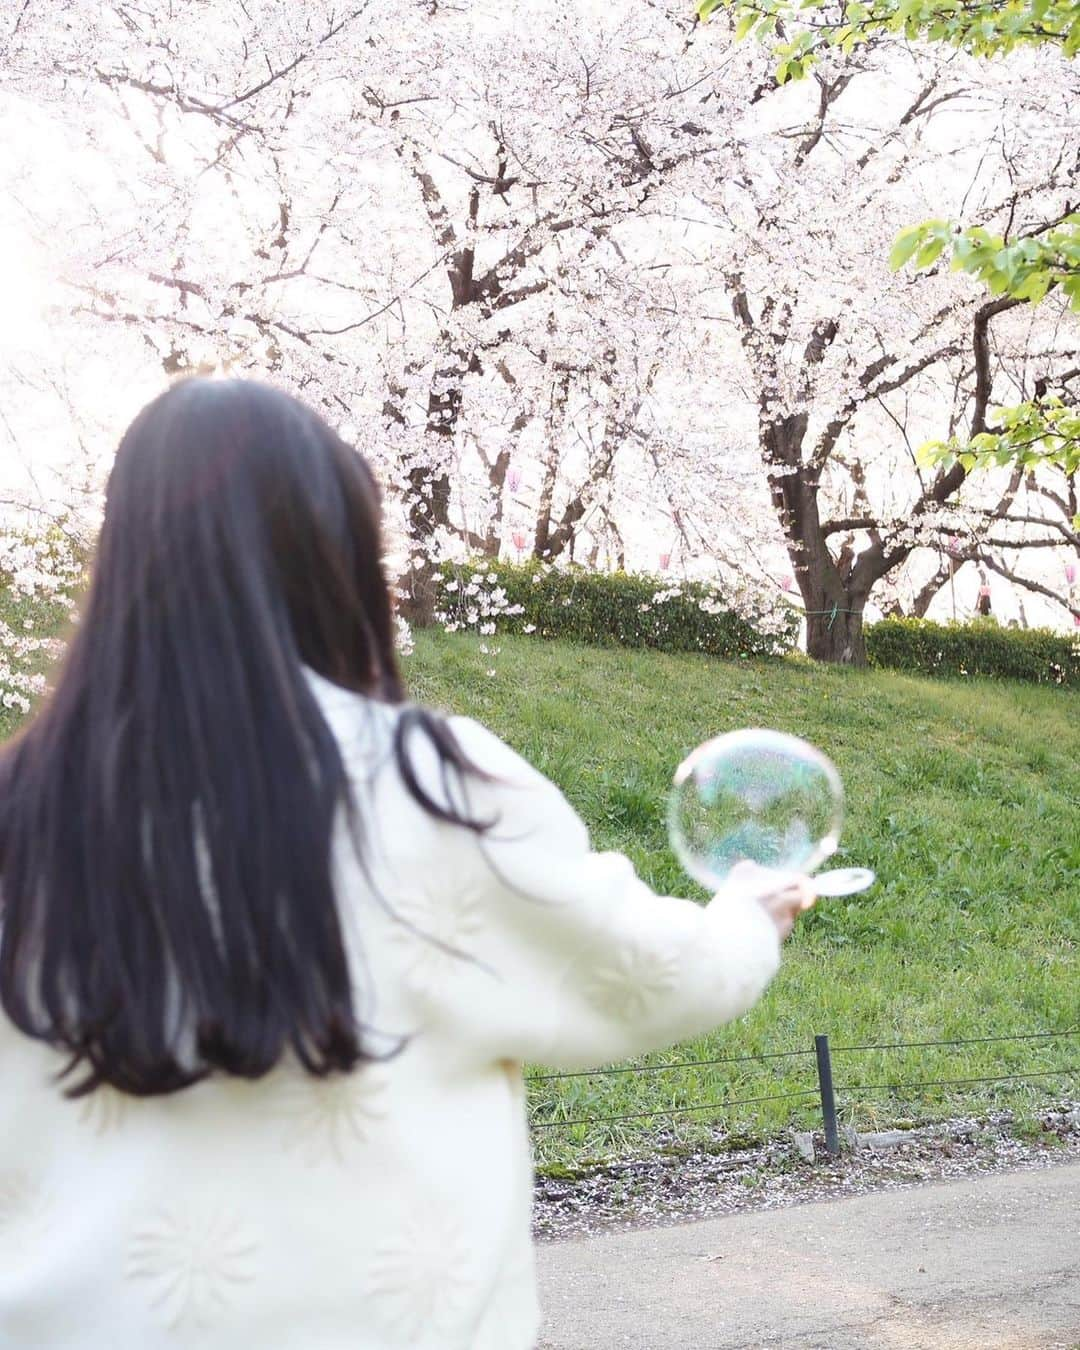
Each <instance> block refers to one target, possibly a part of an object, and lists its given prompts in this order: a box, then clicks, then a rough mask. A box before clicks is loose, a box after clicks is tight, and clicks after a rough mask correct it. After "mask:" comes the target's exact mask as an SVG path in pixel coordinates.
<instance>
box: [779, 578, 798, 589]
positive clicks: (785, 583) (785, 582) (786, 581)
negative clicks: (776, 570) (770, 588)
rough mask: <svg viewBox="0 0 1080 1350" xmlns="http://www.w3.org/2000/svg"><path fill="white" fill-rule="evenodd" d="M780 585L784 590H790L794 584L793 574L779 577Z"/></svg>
mask: <svg viewBox="0 0 1080 1350" xmlns="http://www.w3.org/2000/svg"><path fill="white" fill-rule="evenodd" d="M780 585H781V586H782V587H783V588H784V590H785V591H790V590H791V589H792V588H793V587H794V585H795V578H794V577H793V576H786V577H781V578H780Z"/></svg>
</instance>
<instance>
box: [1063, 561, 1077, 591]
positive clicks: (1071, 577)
mask: <svg viewBox="0 0 1080 1350" xmlns="http://www.w3.org/2000/svg"><path fill="white" fill-rule="evenodd" d="M1065 580H1066V581H1067V582H1068V583H1069V585H1070V586H1071V585H1072V584H1073V582H1074V581H1075V580H1076V564H1075V563H1066V564H1065Z"/></svg>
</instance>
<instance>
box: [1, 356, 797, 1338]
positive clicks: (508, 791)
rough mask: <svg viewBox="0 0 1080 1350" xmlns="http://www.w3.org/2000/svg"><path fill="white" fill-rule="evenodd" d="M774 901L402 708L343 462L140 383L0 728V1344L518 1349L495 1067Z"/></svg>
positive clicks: (517, 1240)
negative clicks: (49, 647)
mask: <svg viewBox="0 0 1080 1350" xmlns="http://www.w3.org/2000/svg"><path fill="white" fill-rule="evenodd" d="M316 671H317V672H319V673H316ZM802 898H803V897H801V896H800V895H796V896H795V897H794V899H792V900H790V901H784V902H783V903H782V904H781V905H780V908H779V910H778V911H777V914H778V917H777V918H776V919H775V921H774V919H773V918H772V917H770V914H769V913H768V912H767V911H766V909H765V908H764V907H763V906H762V905H761V904H759V903H758V901H757V900H756V899H754V898H753V897H752V896H749V895H746V894H739V893H736V892H734V891H733V892H732V893H730V894H729V895H727V896H726V898H725V899H724V900H723V902H721V903H719V904H713V905H710V906H706V907H700V906H698V905H694V904H692V903H690V902H689V901H685V900H674V899H670V898H663V897H658V896H656V895H654V894H653V893H652V892H651V891H650V890H649V888H648V887H647V886H645V885H644V884H643V883H642V882H641V881H639V880H638V878H637V877H636V875H635V874H634V870H633V868H632V866H631V865H630V863H629V862H628V861H627V859H626V858H624V857H621V856H619V855H613V854H599V853H594V852H592V851H591V850H590V846H589V839H588V833H587V831H586V829H585V827H584V825H583V824H582V822H581V821H580V820H579V819H578V817H577V816H576V815H575V813H574V812H573V811H572V810H571V808H570V807H569V806H568V805H567V803H566V801H565V800H564V799H563V797H562V795H561V794H560V793H559V791H558V790H557V789H556V788H555V787H554V786H553V785H552V784H550V783H549V782H547V780H546V779H544V778H543V777H542V776H541V775H539V774H538V773H536V771H535V770H533V769H531V768H530V767H529V766H528V765H527V764H525V763H524V762H523V761H522V760H521V759H519V758H518V757H517V756H516V755H515V754H514V753H513V752H512V751H510V750H509V749H508V748H507V747H506V746H504V745H503V744H502V743H501V742H499V741H498V740H497V739H496V738H495V737H493V736H492V735H491V734H490V733H488V732H486V731H484V730H483V728H481V727H479V726H477V725H476V724H475V723H472V722H468V721H461V720H453V719H452V720H450V721H449V722H447V721H444V720H443V719H441V718H438V717H437V716H434V715H432V714H428V713H425V712H424V711H423V710H420V709H416V708H412V707H409V706H408V705H407V703H406V699H405V691H404V687H403V684H402V681H401V678H400V674H399V672H398V670H397V667H396V662H395V657H394V650H393V615H392V609H391V603H390V595H389V591H388V587H387V583H386V578H385V576H384V573H383V569H382V563H381V545H380V536H379V509H378V492H377V488H376V486H375V483H374V479H373V477H372V475H371V473H370V470H369V469H368V468H367V466H366V465H365V464H364V463H363V461H362V460H361V459H360V458H359V457H358V456H357V455H356V454H355V452H354V451H353V450H351V449H350V448H349V447H347V446H346V445H344V443H343V442H341V440H340V439H339V438H338V437H337V436H336V435H335V434H334V433H333V432H332V430H331V429H330V428H329V427H328V426H327V425H326V424H325V423H324V422H323V421H322V420H321V419H320V418H318V417H316V416H315V415H314V414H313V413H312V412H311V411H310V410H309V409H305V408H303V406H302V405H300V404H298V403H296V401H295V400H292V399H290V398H289V397H288V396H287V395H285V394H283V393H281V392H280V391H276V390H268V389H263V388H260V387H259V386H253V385H249V384H247V383H245V382H243V381H239V382H221V383H218V382H199V381H195V382H192V383H189V384H185V385H181V386H178V387H176V388H174V389H172V390H170V391H168V392H167V393H166V394H164V395H162V396H161V397H160V398H158V399H157V400H155V401H154V402H153V403H152V404H150V405H149V406H148V407H147V408H146V409H144V410H143V412H142V413H140V415H139V417H138V418H136V420H135V422H134V423H133V424H132V427H131V428H130V429H129V431H128V433H127V434H126V435H125V437H124V440H123V441H122V442H121V446H120V450H119V452H118V455H117V461H116V464H115V465H114V468H113V472H112V475H111V477H110V486H109V501H108V506H107V510H106V516H105V523H104V526H103V529H102V533H101V539H100V544H99V550H98V557H97V562H96V566H95V569H94V576H93V582H92V585H91V587H90V590H89V593H88V597H87V600H86V602H85V605H84V610H83V621H82V623H81V624H80V626H79V628H78V629H77V631H76V634H75V636H74V639H73V641H72V643H71V646H70V649H69V653H68V656H67V659H66V661H65V664H64V667H63V669H62V671H61V673H60V675H59V678H58V681H57V686H56V690H55V693H54V694H53V695H52V697H51V698H50V699H49V701H48V702H47V703H46V705H45V706H44V708H43V709H42V710H41V711H40V712H39V714H38V716H37V717H36V718H35V719H34V720H33V721H32V722H31V723H30V724H29V726H28V727H27V728H26V730H25V731H24V733H23V734H22V735H21V736H20V737H19V738H17V739H16V740H15V741H14V742H12V743H9V744H8V745H7V746H5V747H4V750H3V753H2V755H0V1005H2V1007H3V1012H2V1013H0V1350H30V1348H31V1347H32V1350H86V1348H87V1347H93V1348H94V1350H96V1347H99V1346H101V1347H105V1346H108V1347H109V1348H110V1350H226V1348H227V1350H234V1347H236V1346H238V1345H246V1344H250V1345H253V1346H258V1347H259V1350H346V1347H347V1348H348V1350H401V1348H402V1347H410V1348H411V1350H531V1347H532V1346H533V1344H534V1341H535V1336H536V1331H537V1312H536V1297H535V1287H534V1285H535V1281H534V1278H533V1272H532V1257H531V1248H530V1242H529V1216H530V1198H531V1197H530V1193H531V1166H530V1158H529V1147H528V1137H527V1126H526V1116H525V1109H524V1107H525V1103H524V1085H523V1080H522V1075H521V1065H522V1063H523V1062H526V1061H530V1062H538V1063H547V1064H550V1065H552V1066H555V1067H559V1068H567V1069H570V1068H575V1067H584V1066H587V1065H594V1064H598V1063H602V1062H608V1061H611V1060H615V1059H619V1058H623V1057H625V1056H628V1055H631V1054H635V1053H640V1052H644V1051H647V1050H650V1049H655V1048H659V1047H661V1046H666V1045H670V1044H672V1043H674V1042H675V1041H678V1040H680V1039H682V1038H685V1037H689V1036H692V1035H697V1034H700V1033H702V1032H704V1031H706V1030H708V1029H710V1028H712V1027H714V1026H716V1025H717V1024H719V1023H721V1022H723V1021H726V1020H727V1019H729V1018H731V1017H733V1016H736V1015H738V1014H739V1013H740V1012H742V1011H743V1010H744V1009H745V1008H747V1007H749V1006H750V1004H751V1003H753V1001H754V1000H755V999H756V997H757V996H758V994H759V993H760V992H761V990H762V989H763V988H764V986H765V984H766V983H767V982H768V980H769V978H770V977H771V975H772V973H773V971H774V970H775V968H776V965H777V961H778V930H783V929H784V927H785V924H786V925H787V926H790V911H792V907H793V906H796V907H797V905H798V904H799V903H801V900H802Z"/></svg>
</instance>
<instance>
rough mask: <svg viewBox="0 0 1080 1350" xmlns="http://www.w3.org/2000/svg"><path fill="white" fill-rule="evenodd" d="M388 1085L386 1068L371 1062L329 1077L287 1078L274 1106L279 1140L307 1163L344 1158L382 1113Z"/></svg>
mask: <svg viewBox="0 0 1080 1350" xmlns="http://www.w3.org/2000/svg"><path fill="white" fill-rule="evenodd" d="M388 1087H389V1083H388V1082H387V1077H386V1071H385V1070H384V1069H381V1068H379V1067H377V1066H373V1065H368V1066H364V1067H361V1068H359V1069H356V1070H354V1071H353V1072H352V1073H350V1074H344V1075H337V1076H335V1077H333V1078H325V1079H320V1078H313V1077H311V1075H309V1074H305V1075H304V1076H303V1077H302V1078H301V1077H299V1076H297V1077H295V1078H289V1079H288V1080H287V1081H286V1082H285V1083H284V1084H283V1085H282V1088H281V1095H280V1098H279V1105H278V1112H277V1114H278V1115H279V1117H280V1119H281V1121H282V1123H283V1125H284V1136H283V1139H282V1142H283V1144H284V1145H285V1147H286V1148H287V1149H289V1150H292V1151H295V1152H297V1153H298V1154H299V1155H300V1156H301V1157H302V1158H303V1160H304V1162H306V1163H308V1164H309V1165H314V1164H316V1163H321V1162H326V1161H332V1162H336V1163H343V1162H345V1161H346V1159H347V1158H348V1156H349V1153H350V1151H351V1149H352V1148H353V1147H354V1146H355V1145H357V1144H363V1143H364V1142H365V1140H367V1139H368V1138H370V1136H371V1132H372V1130H373V1129H374V1128H375V1126H376V1125H377V1123H378V1122H379V1121H380V1120H381V1119H382V1118H383V1117H384V1116H385V1115H386V1112H387V1101H386V1092H387V1088H388Z"/></svg>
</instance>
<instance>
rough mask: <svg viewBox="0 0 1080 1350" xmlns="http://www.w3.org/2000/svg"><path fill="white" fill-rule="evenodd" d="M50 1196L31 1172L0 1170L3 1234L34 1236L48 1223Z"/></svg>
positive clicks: (0, 1211) (0, 1221)
mask: <svg viewBox="0 0 1080 1350" xmlns="http://www.w3.org/2000/svg"><path fill="white" fill-rule="evenodd" d="M49 1208H50V1204H49V1196H48V1194H47V1193H46V1191H45V1187H44V1184H43V1183H42V1182H41V1181H39V1180H37V1179H36V1178H34V1177H32V1176H31V1175H30V1173H29V1172H26V1171H22V1170H20V1171H17V1172H0V1238H6V1237H15V1236H18V1237H19V1238H25V1237H30V1236H32V1235H33V1234H34V1233H36V1232H39V1231H40V1230H41V1229H42V1228H44V1227H45V1225H46V1223H47V1222H48V1218H49Z"/></svg>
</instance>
